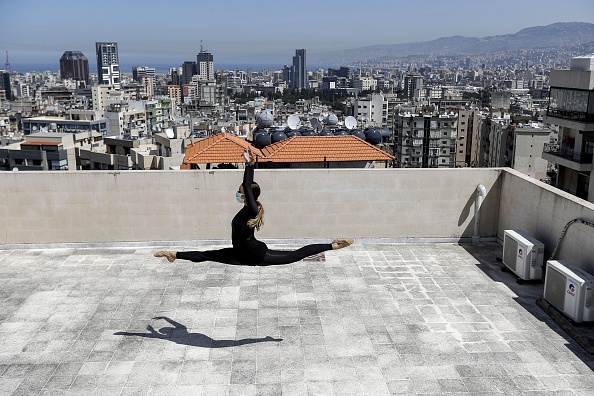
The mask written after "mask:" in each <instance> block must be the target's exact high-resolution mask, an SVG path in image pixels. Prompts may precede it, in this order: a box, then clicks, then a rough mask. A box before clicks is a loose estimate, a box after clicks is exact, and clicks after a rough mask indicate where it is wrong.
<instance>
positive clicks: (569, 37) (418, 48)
mask: <svg viewBox="0 0 594 396" xmlns="http://www.w3.org/2000/svg"><path fill="white" fill-rule="evenodd" d="M590 42H594V24H592V23H586V22H559V23H553V24H552V25H547V26H534V27H529V28H526V29H522V30H520V31H519V32H517V33H515V34H504V35H499V36H488V37H464V36H451V37H441V38H438V39H436V40H432V41H421V42H416V43H405V44H391V45H374V46H369V47H362V48H354V49H348V50H343V51H336V52H327V53H325V54H311V55H309V54H308V55H309V56H308V60H307V61H308V63H311V64H328V65H336V66H340V65H345V64H350V63H353V62H356V61H361V60H369V59H374V58H380V57H381V58H384V59H385V58H400V57H405V56H409V55H426V54H427V55H428V54H433V55H457V54H481V53H491V52H498V51H511V50H518V49H532V48H550V47H563V46H570V45H578V44H586V43H590Z"/></svg>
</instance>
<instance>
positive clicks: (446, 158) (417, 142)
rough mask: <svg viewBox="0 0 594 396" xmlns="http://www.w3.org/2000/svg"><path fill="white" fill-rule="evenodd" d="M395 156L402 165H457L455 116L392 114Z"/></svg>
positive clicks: (410, 166) (414, 166) (456, 125)
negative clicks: (393, 115)
mask: <svg viewBox="0 0 594 396" xmlns="http://www.w3.org/2000/svg"><path fill="white" fill-rule="evenodd" d="M396 131H397V144H396V147H397V148H396V159H397V162H398V163H399V165H400V166H401V167H404V168H452V167H456V166H457V164H456V141H457V136H458V116H457V115H456V114H453V113H452V114H441V115H422V114H404V115H398V116H396V117H395V132H396Z"/></svg>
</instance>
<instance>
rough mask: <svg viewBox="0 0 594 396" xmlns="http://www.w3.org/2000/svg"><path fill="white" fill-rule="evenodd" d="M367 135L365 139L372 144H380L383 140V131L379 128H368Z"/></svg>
mask: <svg viewBox="0 0 594 396" xmlns="http://www.w3.org/2000/svg"><path fill="white" fill-rule="evenodd" d="M365 136H366V139H365V140H367V142H369V143H371V144H380V143H381V142H382V132H381V131H380V130H379V129H377V128H372V129H367V130H366V131H365Z"/></svg>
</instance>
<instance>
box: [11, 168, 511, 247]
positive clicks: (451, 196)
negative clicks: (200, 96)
mask: <svg viewBox="0 0 594 396" xmlns="http://www.w3.org/2000/svg"><path fill="white" fill-rule="evenodd" d="M500 173H501V169H468V168H467V169H330V170H328V169H302V170H296V169H290V170H256V181H258V183H260V185H261V187H262V196H261V202H262V204H263V205H264V207H265V209H266V224H265V226H264V228H263V229H262V231H261V232H260V233H259V234H258V236H259V238H262V239H334V238H338V237H355V238H373V239H377V238H388V239H405V238H430V239H448V240H451V239H453V240H458V239H459V238H470V237H471V236H472V234H473V230H474V217H473V214H474V199H475V189H476V186H477V185H478V184H479V183H480V184H483V185H484V186H485V187H486V188H487V191H488V196H487V198H486V199H485V201H484V203H483V212H482V213H483V214H482V216H481V219H482V220H481V236H484V237H494V236H495V235H496V232H497V217H498V205H499V204H498V202H499V186H500ZM241 180H242V171H241V170H202V171H115V172H114V171H77V172H45V173H44V172H1V173H0V183H1V184H2V186H3V188H2V189H1V190H0V202H2V203H3V204H2V206H0V222H1V223H2V224H3V225H4V226H3V227H2V229H0V245H8V244H49V243H75V242H80V243H111V242H127V241H191V240H205V239H206V240H213V239H217V240H229V239H230V223H231V219H232V218H233V216H234V215H235V213H236V212H237V211H238V210H239V209H240V207H239V204H238V203H237V202H236V201H235V191H237V188H238V187H239V185H240V183H241Z"/></svg>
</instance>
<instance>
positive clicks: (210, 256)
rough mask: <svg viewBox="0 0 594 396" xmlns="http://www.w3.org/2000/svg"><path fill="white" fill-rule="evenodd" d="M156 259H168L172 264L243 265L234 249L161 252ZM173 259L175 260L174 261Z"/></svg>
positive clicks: (156, 254)
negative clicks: (176, 261)
mask: <svg viewBox="0 0 594 396" xmlns="http://www.w3.org/2000/svg"><path fill="white" fill-rule="evenodd" d="M155 257H166V258H167V259H168V260H169V261H170V262H173V261H174V260H175V259H180V260H189V261H193V262H195V263H201V262H203V261H216V262H217V263H223V264H232V265H242V264H241V262H240V261H239V260H237V258H236V256H235V252H234V250H233V248H224V249H218V250H206V251H203V252H200V251H191V252H167V251H161V252H157V253H155ZM172 259H173V260H172Z"/></svg>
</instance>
